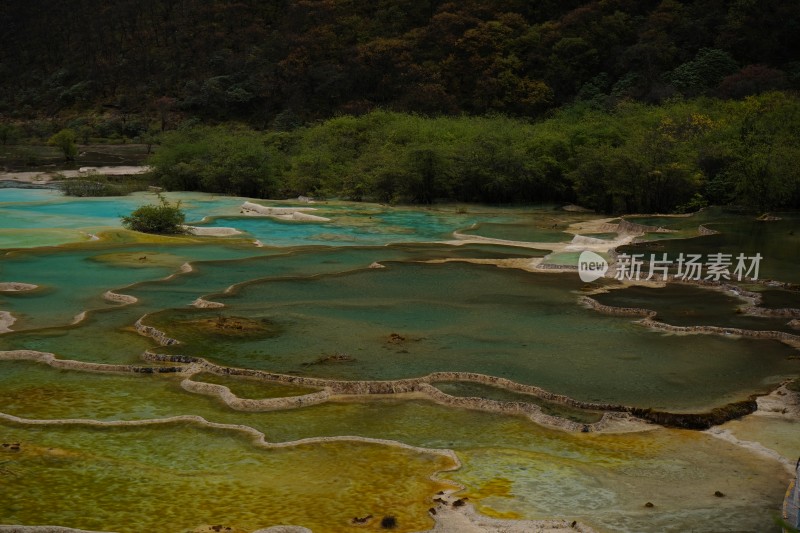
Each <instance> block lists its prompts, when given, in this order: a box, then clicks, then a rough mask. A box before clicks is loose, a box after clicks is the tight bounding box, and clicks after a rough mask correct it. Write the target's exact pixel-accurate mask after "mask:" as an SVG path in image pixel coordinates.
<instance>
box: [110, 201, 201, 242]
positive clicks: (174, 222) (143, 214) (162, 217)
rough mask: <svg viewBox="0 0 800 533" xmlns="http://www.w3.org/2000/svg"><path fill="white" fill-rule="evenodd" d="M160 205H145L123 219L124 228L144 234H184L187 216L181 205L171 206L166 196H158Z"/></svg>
mask: <svg viewBox="0 0 800 533" xmlns="http://www.w3.org/2000/svg"><path fill="white" fill-rule="evenodd" d="M158 199H159V200H160V205H153V204H148V205H143V206H141V207H139V208H138V209H136V210H135V211H134V212H133V213H131V214H130V215H129V216H126V217H122V226H123V227H125V228H126V229H129V230H132V231H141V232H142V233H158V234H166V235H175V234H180V233H184V232H185V230H184V229H183V223H184V221H185V220H186V214H185V213H184V212H183V210H182V209H181V203H180V202H178V203H176V204H175V205H172V204H170V203H169V202H168V201H167V199H166V198H164V196H162V195H161V194H159V195H158Z"/></svg>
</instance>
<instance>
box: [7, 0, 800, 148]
mask: <svg viewBox="0 0 800 533" xmlns="http://www.w3.org/2000/svg"><path fill="white" fill-rule="evenodd" d="M798 27H800V3H798V2H796V1H795V0H775V1H771V2H769V3H768V4H764V3H760V2H755V1H753V0H732V1H728V0H710V1H709V0H588V1H587V0H539V1H536V2H531V1H527V0H496V1H492V2H485V1H482V0H459V1H458V2H452V1H447V0H422V1H420V0H375V1H370V2H353V1H351V0H180V1H174V0H135V1H134V0H122V1H115V2H105V1H102V0H81V1H80V2H74V1H73V2H64V1H61V0H39V1H37V2H30V1H25V0H6V1H4V2H3V5H2V7H1V8H0V40H1V41H2V43H3V46H2V47H0V122H2V120H1V119H2V118H3V117H5V119H6V120H23V119H24V120H29V119H34V118H40V119H41V118H46V119H49V118H51V117H61V118H64V119H74V118H76V117H88V118H84V119H83V123H80V124H77V123H76V124H74V125H72V126H71V127H74V128H75V129H76V131H77V133H78V135H86V136H98V137H107V136H109V135H117V136H119V137H120V138H123V137H127V138H133V137H135V136H138V135H141V134H142V133H144V132H146V131H147V129H148V123H149V122H151V121H155V122H157V123H158V125H157V129H158V130H163V129H166V128H168V127H170V124H171V123H172V125H173V126H174V125H175V124H177V123H178V122H180V121H181V120H183V119H186V118H189V117H197V118H199V119H200V120H202V121H206V122H207V121H228V120H239V121H243V122H247V123H248V124H250V125H251V126H254V127H256V128H258V129H277V130H291V129H292V128H294V127H296V126H298V125H302V124H306V123H310V122H314V121H317V120H320V119H326V118H330V117H332V116H335V115H342V114H344V115H351V114H352V115H360V114H364V113H367V112H369V111H371V110H375V109H387V110H391V111H398V112H406V113H419V114H426V115H450V116H458V115H460V114H462V113H467V114H473V115H484V114H491V113H501V114H504V115H509V116H519V117H538V116H543V115H546V114H547V113H549V112H551V111H552V110H554V109H557V108H559V107H561V106H563V105H565V104H570V103H573V102H575V101H586V102H593V103H595V104H597V105H605V106H610V107H613V106H614V105H616V103H617V102H619V101H621V100H630V99H633V100H636V101H642V102H647V103H658V102H662V101H664V100H666V99H669V98H672V97H675V96H678V95H680V96H684V97H697V96H703V95H705V96H717V97H721V98H743V97H744V96H747V95H751V94H759V93H761V92H765V91H770V90H781V89H792V88H795V89H796V88H799V87H800V55H799V54H800V32H798V31H797V28H798ZM109 115H111V116H114V117H115V120H113V121H110V120H108V119H107V117H108V116H109ZM93 117H94V118H93ZM81 129H82V130H83V133H81V131H78V130H81ZM50 133H51V134H52V133H53V132H50Z"/></svg>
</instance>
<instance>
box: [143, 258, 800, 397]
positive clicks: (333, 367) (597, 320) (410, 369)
mask: <svg viewBox="0 0 800 533" xmlns="http://www.w3.org/2000/svg"><path fill="white" fill-rule="evenodd" d="M388 265H389V266H388V268H385V269H375V270H373V269H369V270H362V271H358V272H353V273H348V274H342V275H331V276H315V277H313V278H280V279H274V280H264V281H262V282H259V283H253V284H250V285H248V286H247V288H246V290H241V291H239V292H238V293H236V294H228V295H214V296H212V299H214V300H216V301H219V302H222V303H224V304H225V305H226V308H225V309H224V314H226V315H229V316H245V317H249V318H252V319H257V320H266V321H269V322H270V323H271V324H274V326H275V328H274V331H272V332H270V334H268V335H262V336H259V335H249V336H230V335H224V334H219V333H218V332H215V331H214V330H213V329H210V330H207V331H205V332H204V331H200V330H198V329H197V328H195V327H193V326H192V324H193V323H195V322H197V321H198V320H200V319H201V318H202V317H214V316H217V315H218V314H219V313H220V311H219V310H186V311H184V310H167V311H162V312H159V313H155V314H153V315H150V316H149V317H147V319H146V323H147V324H148V325H152V326H155V327H156V328H158V329H160V330H163V331H165V332H166V333H167V334H168V335H169V336H170V337H173V338H176V339H178V340H180V341H182V344H180V345H177V346H174V347H169V348H166V349H163V350H162V351H165V352H169V353H180V354H189V355H199V356H207V357H208V358H210V359H211V360H213V361H215V362H218V363H220V364H224V365H226V366H235V367H248V368H260V369H269V370H273V371H278V372H283V373H293V374H301V375H314V376H321V377H329V378H336V379H350V380H353V379H377V380H381V379H398V378H405V377H416V376H421V375H425V374H428V373H430V372H436V371H452V370H459V371H465V372H478V373H483V374H489V375H494V376H499V377H505V378H509V379H512V380H514V381H518V382H522V383H527V384H531V385H538V386H541V387H544V388H545V389H547V390H550V391H553V392H558V393H561V394H567V395H569V396H572V397H574V398H577V399H580V400H584V401H599V402H607V403H622V404H627V405H638V406H642V407H655V408H659V409H673V410H674V409H681V410H686V409H702V408H706V407H708V406H710V405H719V404H720V403H726V402H728V401H731V400H733V399H742V398H743V397H745V396H746V395H748V394H751V393H753V392H756V391H759V390H765V389H766V388H767V387H769V386H771V385H772V384H775V383H777V382H778V381H780V379H782V378H783V377H787V376H789V375H792V374H793V372H796V370H797V364H796V362H795V361H793V360H789V359H787V357H788V356H789V355H791V354H792V353H793V350H791V349H790V348H788V347H787V346H784V345H782V344H780V343H779V342H777V341H768V340H754V339H726V338H721V337H719V336H715V335H699V336H693V337H691V343H687V339H686V337H682V336H678V335H664V334H663V333H661V332H653V331H649V330H647V329H646V328H643V327H642V326H639V325H636V324H634V323H632V321H631V320H630V319H628V318H624V317H623V318H619V317H608V316H603V315H600V314H598V313H596V312H595V311H592V310H590V309H584V308H583V307H580V306H579V305H577V303H576V302H577V294H575V293H574V292H573V291H575V290H576V289H577V288H578V287H579V285H580V281H579V280H576V279H575V278H574V277H573V276H572V275H569V274H565V275H561V274H533V273H523V272H519V271H516V270H511V269H498V268H496V267H492V266H482V265H470V264H462V263H449V264H443V265H419V264H407V263H388ZM354 332H358V333H357V334H354ZM393 333H395V334H398V335H400V336H402V337H404V338H405V340H404V341H403V342H401V343H399V344H398V343H392V342H389V341H390V335H391V334H393ZM597 346H603V347H604V349H603V350H602V351H598V350H597ZM335 354H346V355H347V356H349V357H351V358H352V359H353V360H352V361H344V362H322V363H318V361H319V360H320V359H322V358H325V357H327V356H330V355H335Z"/></svg>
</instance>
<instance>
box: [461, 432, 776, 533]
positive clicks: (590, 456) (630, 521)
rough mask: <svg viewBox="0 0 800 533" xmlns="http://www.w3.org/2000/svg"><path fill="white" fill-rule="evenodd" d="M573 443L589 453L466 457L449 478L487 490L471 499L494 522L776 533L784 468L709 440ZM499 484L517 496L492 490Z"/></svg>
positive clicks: (592, 439) (635, 438)
mask: <svg viewBox="0 0 800 533" xmlns="http://www.w3.org/2000/svg"><path fill="white" fill-rule="evenodd" d="M572 437H574V438H577V439H578V440H582V441H583V443H584V444H586V446H585V447H582V448H581V451H580V453H568V454H555V453H553V452H552V451H537V450H521V449H510V448H499V447H498V448H491V447H487V448H480V449H472V450H464V451H459V458H460V459H461V460H462V462H463V464H464V467H463V468H462V469H461V470H459V471H457V472H451V473H448V474H447V477H448V478H450V479H453V480H455V481H457V482H460V483H462V484H464V485H466V486H468V487H482V486H486V485H488V487H489V488H490V490H489V491H487V492H486V493H483V492H481V490H480V489H478V490H473V491H470V492H469V493H468V494H470V495H471V498H470V499H471V502H472V503H473V504H474V505H475V507H476V509H477V510H478V511H480V512H482V513H484V514H487V515H492V516H496V515H497V514H501V515H506V514H509V513H513V514H516V515H518V516H520V517H523V518H527V519H541V518H564V519H568V520H573V519H574V520H578V521H580V522H583V523H586V524H589V525H591V526H592V527H596V528H598V529H600V530H608V531H615V532H619V533H624V532H631V533H633V532H636V533H640V532H663V531H674V532H676V533H677V532H683V531H727V530H735V531H769V530H770V528H771V527H772V526H773V522H772V518H773V516H775V513H776V512H777V510H778V508H779V506H780V503H781V500H782V497H783V493H784V491H785V488H786V483H787V481H788V474H787V472H786V470H785V469H784V467H783V465H782V464H781V463H779V462H777V461H774V460H771V459H769V458H765V457H763V456H760V455H757V454H754V453H752V452H751V451H750V450H747V449H743V448H741V447H737V446H735V445H733V444H731V443H728V442H725V441H722V440H720V439H716V438H713V437H711V436H709V435H705V434H702V433H696V432H688V431H676V430H665V429H659V430H656V431H650V432H645V433H639V434H619V435H574V436H572ZM568 440H569V439H568ZM604 450H607V453H605V452H604ZM498 478H503V479H506V480H509V481H510V483H511V488H510V492H508V493H505V492H504V491H503V489H502V485H500V484H497V483H495V484H494V485H493V484H492V480H496V479H498ZM493 486H495V487H496V488H500V490H495V491H494V493H492V490H491V487H493ZM716 492H719V493H721V494H722V496H717V495H715V493H716ZM648 502H649V503H652V504H653V506H652V507H647V506H646V504H647V503H648Z"/></svg>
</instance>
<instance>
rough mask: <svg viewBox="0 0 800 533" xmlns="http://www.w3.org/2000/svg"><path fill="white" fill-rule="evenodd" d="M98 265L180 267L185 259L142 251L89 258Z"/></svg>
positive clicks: (153, 251)
mask: <svg viewBox="0 0 800 533" xmlns="http://www.w3.org/2000/svg"><path fill="white" fill-rule="evenodd" d="M89 259H90V260H92V261H97V262H99V263H107V264H112V265H119V266H125V267H141V268H146V267H175V268H177V267H180V266H181V265H182V264H183V263H184V262H185V261H186V259H185V258H183V257H180V256H177V255H174V254H170V253H164V252H157V251H155V250H150V251H147V250H144V251H135V252H115V253H107V254H99V255H95V256H91V257H90V258H89Z"/></svg>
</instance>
